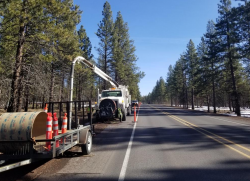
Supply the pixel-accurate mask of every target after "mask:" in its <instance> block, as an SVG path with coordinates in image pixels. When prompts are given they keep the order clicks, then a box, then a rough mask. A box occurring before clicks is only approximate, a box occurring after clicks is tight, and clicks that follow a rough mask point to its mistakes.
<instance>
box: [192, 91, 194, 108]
mask: <svg viewBox="0 0 250 181" xmlns="http://www.w3.org/2000/svg"><path fill="white" fill-rule="evenodd" d="M192 110H194V88H193V87H192Z"/></svg>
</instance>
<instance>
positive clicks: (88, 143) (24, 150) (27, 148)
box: [0, 101, 94, 173]
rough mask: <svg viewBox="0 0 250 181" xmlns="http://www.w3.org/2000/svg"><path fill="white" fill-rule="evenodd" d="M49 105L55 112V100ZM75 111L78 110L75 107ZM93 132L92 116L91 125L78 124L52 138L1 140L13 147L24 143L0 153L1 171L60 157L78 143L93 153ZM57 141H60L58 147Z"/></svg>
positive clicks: (84, 152)
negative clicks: (12, 150) (47, 145)
mask: <svg viewBox="0 0 250 181" xmlns="http://www.w3.org/2000/svg"><path fill="white" fill-rule="evenodd" d="M74 102H75V103H77V102H80V101H74ZM74 102H73V103H74ZM81 102H86V101H81ZM87 102H89V105H91V101H87ZM58 103H60V102H56V104H58ZM62 103H66V102H61V104H62ZM70 103H72V102H67V105H68V104H70ZM49 105H50V108H51V109H52V112H53V107H54V103H53V102H52V103H49ZM75 105H76V104H75ZM67 107H69V106H67ZM83 110H84V109H83ZM75 111H77V110H76V109H75ZM67 112H68V111H67ZM75 115H76V112H75ZM44 129H46V128H44ZM92 134H94V132H93V125H92V117H91V118H90V120H89V125H85V126H83V125H79V124H77V127H76V128H75V129H72V130H67V132H66V133H63V134H59V135H57V136H54V137H53V138H52V139H35V140H34V139H30V140H26V141H23V140H18V141H0V144H1V145H6V146H8V147H11V145H13V144H20V145H22V147H21V149H20V150H18V151H17V152H15V153H13V152H11V153H4V154H1V153H0V173H1V172H4V171H7V170H10V169H13V168H17V167H20V166H23V165H27V164H30V163H32V162H35V161H39V160H43V159H52V158H55V157H58V156H59V155H61V154H63V153H64V152H65V151H67V150H69V149H70V148H72V147H74V146H76V145H78V146H80V147H81V149H82V154H84V155H88V154H90V153H91V149H92ZM46 142H50V143H51V144H50V145H51V149H50V150H48V148H46ZM57 142H59V146H58V147H56V143H57ZM9 161H10V162H11V163H10V164H9V163H8V162H9ZM14 161H15V162H14Z"/></svg>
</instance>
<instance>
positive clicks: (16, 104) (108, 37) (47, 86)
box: [0, 0, 144, 112]
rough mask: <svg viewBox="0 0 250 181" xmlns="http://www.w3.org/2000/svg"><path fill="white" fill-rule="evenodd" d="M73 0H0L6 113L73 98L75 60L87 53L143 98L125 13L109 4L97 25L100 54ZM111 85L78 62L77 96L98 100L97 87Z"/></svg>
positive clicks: (1, 89)
mask: <svg viewBox="0 0 250 181" xmlns="http://www.w3.org/2000/svg"><path fill="white" fill-rule="evenodd" d="M81 15H82V12H81V10H80V9H79V6H77V5H75V4H74V3H73V0H0V108H1V109H6V110H7V111H8V112H19V111H25V110H27V109H28V107H33V108H37V107H44V103H45V102H53V101H54V102H59V101H68V100H69V91H70V90H69V89H70V88H69V86H70V69H71V62H72V60H73V59H74V58H75V57H76V56H83V57H84V58H86V59H87V60H89V61H91V62H92V63H94V64H95V65H96V66H97V67H99V68H100V69H101V70H102V71H104V72H105V73H107V74H108V75H109V76H111V77H112V78H113V79H115V81H117V82H118V83H119V84H121V85H128V86H129V91H130V94H131V95H132V99H138V98H140V91H139V87H138V83H139V82H140V80H141V79H142V78H143V77H144V72H141V71H140V70H139V67H137V65H136V62H137V60H138V57H137V56H136V48H135V46H134V42H133V40H132V39H131V38H130V36H129V28H128V23H127V22H125V21H124V20H123V17H122V14H121V12H117V15H116V17H115V18H113V13H112V10H111V6H110V4H109V3H108V2H105V4H104V5H103V11H102V12H100V15H102V19H100V22H99V24H98V26H97V27H96V36H97V37H98V39H99V45H98V47H96V50H97V52H98V57H95V58H94V57H93V54H92V50H93V49H92V48H93V47H92V44H91V40H90V38H89V37H88V35H87V33H86V29H85V28H84V26H83V25H81V26H80V28H79V29H77V25H79V24H80V22H81ZM97 23H98V22H96V24H97ZM110 87H111V86H110V85H109V84H108V83H107V82H106V81H103V80H102V79H101V78H99V77H98V76H97V75H95V74H94V73H93V72H92V71H90V69H87V68H86V67H85V66H82V65H80V64H79V65H76V67H75V73H74V90H73V91H74V93H73V100H92V101H96V99H97V89H100V90H103V89H108V88H110Z"/></svg>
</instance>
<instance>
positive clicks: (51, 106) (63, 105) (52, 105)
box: [46, 100, 93, 129]
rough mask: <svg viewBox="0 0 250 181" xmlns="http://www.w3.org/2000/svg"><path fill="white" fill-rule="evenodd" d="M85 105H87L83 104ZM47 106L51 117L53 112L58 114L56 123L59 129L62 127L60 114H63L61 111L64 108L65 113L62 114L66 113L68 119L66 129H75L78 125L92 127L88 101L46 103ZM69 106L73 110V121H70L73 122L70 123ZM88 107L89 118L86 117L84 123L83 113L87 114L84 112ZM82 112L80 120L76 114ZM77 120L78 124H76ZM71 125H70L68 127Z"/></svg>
mask: <svg viewBox="0 0 250 181" xmlns="http://www.w3.org/2000/svg"><path fill="white" fill-rule="evenodd" d="M85 103H87V104H85ZM46 104H47V105H48V112H52V115H53V113H54V112H58V123H59V129H60V128H61V126H62V113H63V110H64V108H65V111H64V113H67V118H68V120H69V121H68V126H67V127H68V128H77V126H78V125H79V124H80V125H87V124H89V125H92V119H93V116H92V101H89V100H83V101H65V102H48V103H46ZM70 104H72V107H73V108H74V111H73V110H72V113H74V114H72V115H73V116H72V118H73V117H74V119H72V120H73V121H71V118H70ZM56 105H57V110H58V111H56V110H55V109H56ZM87 107H89V110H90V112H89V113H90V114H89V115H90V116H88V119H87V120H88V121H87V122H86V119H85V113H86V112H87V111H86V110H85V108H87ZM80 110H82V120H81V119H80V120H79V118H80V116H78V112H79V111H80ZM78 120H79V122H78ZM69 124H71V125H69Z"/></svg>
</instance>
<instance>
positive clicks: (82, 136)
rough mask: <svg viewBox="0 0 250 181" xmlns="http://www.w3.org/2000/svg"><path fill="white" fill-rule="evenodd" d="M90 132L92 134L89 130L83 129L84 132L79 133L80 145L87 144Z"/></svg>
mask: <svg viewBox="0 0 250 181" xmlns="http://www.w3.org/2000/svg"><path fill="white" fill-rule="evenodd" d="M88 132H90V130H89V129H83V130H81V131H80V133H79V143H78V144H79V145H83V144H86V141H87V136H88ZM90 134H91V133H90Z"/></svg>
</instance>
